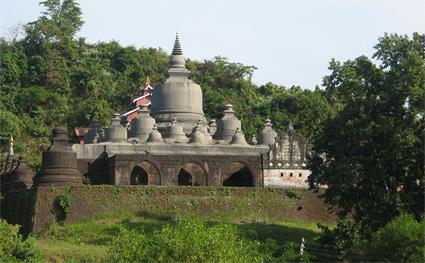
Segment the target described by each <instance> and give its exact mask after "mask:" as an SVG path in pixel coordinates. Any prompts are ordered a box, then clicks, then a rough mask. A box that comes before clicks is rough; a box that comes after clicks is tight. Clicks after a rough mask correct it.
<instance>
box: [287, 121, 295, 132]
mask: <svg viewBox="0 0 425 263" xmlns="http://www.w3.org/2000/svg"><path fill="white" fill-rule="evenodd" d="M288 131H294V124H292V120H289V124H288Z"/></svg>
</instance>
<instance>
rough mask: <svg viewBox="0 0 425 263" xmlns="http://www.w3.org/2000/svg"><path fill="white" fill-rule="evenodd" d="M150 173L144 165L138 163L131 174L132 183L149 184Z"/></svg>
mask: <svg viewBox="0 0 425 263" xmlns="http://www.w3.org/2000/svg"><path fill="white" fill-rule="evenodd" d="M148 182H149V176H148V173H147V172H146V171H145V169H143V168H142V167H140V166H138V165H136V166H135V167H134V168H133V171H132V172H131V175H130V183H131V184H132V185H148Z"/></svg>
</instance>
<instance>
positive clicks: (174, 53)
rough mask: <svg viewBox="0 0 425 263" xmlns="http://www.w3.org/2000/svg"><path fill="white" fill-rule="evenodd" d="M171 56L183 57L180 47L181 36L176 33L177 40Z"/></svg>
mask: <svg viewBox="0 0 425 263" xmlns="http://www.w3.org/2000/svg"><path fill="white" fill-rule="evenodd" d="M171 55H183V51H182V47H181V45H180V39H179V34H177V33H176V40H175V41H174V47H173V52H172V53H171Z"/></svg>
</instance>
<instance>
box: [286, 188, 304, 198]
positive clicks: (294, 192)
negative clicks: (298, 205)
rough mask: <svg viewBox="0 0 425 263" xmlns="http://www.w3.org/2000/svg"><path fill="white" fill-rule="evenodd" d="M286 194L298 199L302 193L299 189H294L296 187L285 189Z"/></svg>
mask: <svg viewBox="0 0 425 263" xmlns="http://www.w3.org/2000/svg"><path fill="white" fill-rule="evenodd" d="M285 195H286V196H287V197H288V198H292V199H298V198H300V197H301V194H300V193H299V192H298V191H297V190H294V189H287V190H285Z"/></svg>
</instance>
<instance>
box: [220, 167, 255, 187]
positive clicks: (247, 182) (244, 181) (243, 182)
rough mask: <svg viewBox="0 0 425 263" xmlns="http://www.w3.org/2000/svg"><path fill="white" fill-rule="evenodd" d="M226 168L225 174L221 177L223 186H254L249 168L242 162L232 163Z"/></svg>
mask: <svg viewBox="0 0 425 263" xmlns="http://www.w3.org/2000/svg"><path fill="white" fill-rule="evenodd" d="M228 168H229V169H227V171H228V172H227V174H226V176H224V177H223V186H234V187H252V186H254V176H253V175H252V173H251V171H250V169H249V168H248V167H247V166H245V165H244V164H243V163H240V162H236V163H232V164H231V165H230V166H229V167H228Z"/></svg>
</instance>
